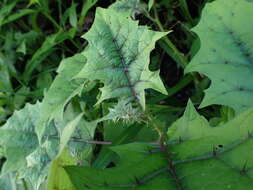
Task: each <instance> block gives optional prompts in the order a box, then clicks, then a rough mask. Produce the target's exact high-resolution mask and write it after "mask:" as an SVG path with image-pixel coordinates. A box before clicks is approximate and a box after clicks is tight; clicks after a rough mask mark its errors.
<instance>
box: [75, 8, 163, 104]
mask: <svg viewBox="0 0 253 190" xmlns="http://www.w3.org/2000/svg"><path fill="white" fill-rule="evenodd" d="M166 34H167V33H165V32H154V31H151V30H149V29H148V28H147V27H146V26H138V22H137V21H133V20H131V18H129V17H125V16H123V15H122V14H120V13H118V12H116V11H115V10H113V9H102V8H98V9H97V11H96V16H95V21H94V24H93V25H92V27H91V29H90V30H89V32H87V33H86V34H85V35H84V38H85V39H87V40H88V42H89V47H88V49H87V51H85V52H84V54H85V56H86V58H87V64H86V65H85V66H84V68H83V69H82V71H81V72H80V73H79V74H78V75H77V76H76V78H87V79H89V80H99V81H101V82H102V83H104V87H103V88H101V92H102V94H101V97H100V99H99V100H98V102H97V104H99V103H101V102H102V101H103V100H106V99H110V98H121V99H130V100H137V102H138V103H139V104H140V105H141V106H142V107H143V108H145V94H144V90H145V89H147V88H153V89H155V90H158V91H160V92H162V93H166V90H165V88H164V86H163V84H162V81H161V79H160V77H159V71H156V72H151V71H149V68H148V66H149V54H150V51H151V50H152V49H153V48H154V46H155V42H156V41H157V40H158V39H160V38H161V37H163V36H164V35H166Z"/></svg>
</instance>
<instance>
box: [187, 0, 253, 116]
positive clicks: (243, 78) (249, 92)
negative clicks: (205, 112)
mask: <svg viewBox="0 0 253 190" xmlns="http://www.w3.org/2000/svg"><path fill="white" fill-rule="evenodd" d="M252 10H253V4H252V3H250V2H247V1H240V0H231V1H227V0H217V1H214V2H212V3H208V4H207V5H206V7H205V8H204V10H203V14H202V19H201V21H200V23H199V24H198V25H197V26H196V27H195V28H194V29H193V31H194V32H196V33H197V34H198V35H199V37H200V40H201V48H200V51H199V52H198V53H197V55H196V56H195V57H194V58H193V60H192V61H191V63H190V65H189V66H188V67H187V69H186V72H192V71H198V72H200V73H203V74H205V75H207V76H208V77H210V79H211V81H212V84H211V87H210V88H209V89H208V90H206V95H205V98H204V100H203V102H202V104H201V107H205V106H208V105H211V104H221V105H227V106H231V107H233V108H234V109H235V110H236V111H237V112H240V111H242V110H245V109H247V108H250V107H252V106H253V101H252V98H253V83H252V81H253V33H252V30H253V25H252V24H249V23H250V22H251V17H252V16H253V12H252Z"/></svg>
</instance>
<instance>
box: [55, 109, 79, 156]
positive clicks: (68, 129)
mask: <svg viewBox="0 0 253 190" xmlns="http://www.w3.org/2000/svg"><path fill="white" fill-rule="evenodd" d="M82 117H83V113H81V114H79V115H78V116H77V117H76V118H75V119H74V120H72V121H70V122H69V123H68V124H67V125H66V126H65V127H64V129H63V131H62V134H61V136H60V147H59V148H60V150H59V155H60V154H61V153H62V151H63V150H64V148H65V147H66V145H67V144H68V142H69V140H70V138H71V136H73V133H74V132H75V130H76V127H77V124H78V123H79V121H80V120H81V118H82Z"/></svg>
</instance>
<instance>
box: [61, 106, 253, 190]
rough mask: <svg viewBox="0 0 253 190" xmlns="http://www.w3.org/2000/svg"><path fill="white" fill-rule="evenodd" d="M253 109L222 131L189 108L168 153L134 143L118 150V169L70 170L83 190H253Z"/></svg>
mask: <svg viewBox="0 0 253 190" xmlns="http://www.w3.org/2000/svg"><path fill="white" fill-rule="evenodd" d="M252 122H253V109H250V110H248V111H246V112H243V113H241V114H240V115H238V116H237V117H236V118H235V119H233V120H231V121H229V122H228V123H226V124H225V125H222V126H218V127H211V126H209V124H208V122H207V120H205V118H203V117H202V116H200V115H199V114H198V113H197V112H196V110H195V108H194V107H193V105H192V103H191V102H189V103H188V106H187V109H186V111H185V114H184V115H183V116H182V118H180V119H179V120H178V121H177V122H176V123H174V125H173V126H172V127H171V128H170V129H169V132H168V134H169V141H168V143H169V146H168V147H167V150H165V151H166V152H164V151H162V150H161V149H160V147H156V146H154V145H149V144H144V143H132V144H126V145H121V146H116V147H113V148H112V150H113V151H114V152H116V153H117V154H118V155H119V156H120V160H119V162H117V163H116V166H115V167H113V168H107V169H98V168H91V167H77V166H67V167H65V168H66V171H67V173H68V174H69V177H70V179H71V181H72V183H73V184H74V185H75V187H76V189H77V190H81V189H84V190H85V189H87V190H88V189H96V190H111V189H112V190H113V189H117V190H120V189H129V190H130V189H136V190H139V189H140V190H142V189H145V190H154V189H159V190H160V189H161V190H166V189H171V190H177V189H185V190H196V189H198V190H199V189H206V190H213V187H215V189H216V190H225V189H237V190H250V189H251V188H252V185H253V170H252V166H253V160H252V159H251V158H252V156H253V151H252V148H251V147H252V146H253V139H252V132H253V127H252V125H251V123H252Z"/></svg>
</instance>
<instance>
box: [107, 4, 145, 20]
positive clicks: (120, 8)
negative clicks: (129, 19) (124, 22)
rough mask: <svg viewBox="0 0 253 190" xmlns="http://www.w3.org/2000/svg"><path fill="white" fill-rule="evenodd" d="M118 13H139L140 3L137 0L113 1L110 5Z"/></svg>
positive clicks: (131, 14)
mask: <svg viewBox="0 0 253 190" xmlns="http://www.w3.org/2000/svg"><path fill="white" fill-rule="evenodd" d="M109 8H110V9H113V10H115V11H117V12H119V13H120V14H122V15H123V14H124V15H126V16H133V17H134V16H135V13H139V12H140V11H141V4H140V1H139V0H118V1H116V2H115V3H113V4H112V5H111V6H110V7H109Z"/></svg>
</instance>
